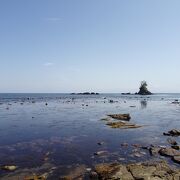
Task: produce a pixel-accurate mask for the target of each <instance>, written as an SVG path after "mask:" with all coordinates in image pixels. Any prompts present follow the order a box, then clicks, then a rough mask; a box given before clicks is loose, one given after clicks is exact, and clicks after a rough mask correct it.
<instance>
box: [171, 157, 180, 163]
mask: <svg viewBox="0 0 180 180" xmlns="http://www.w3.org/2000/svg"><path fill="white" fill-rule="evenodd" d="M172 160H173V161H174V162H176V163H178V164H180V156H173V158H172Z"/></svg>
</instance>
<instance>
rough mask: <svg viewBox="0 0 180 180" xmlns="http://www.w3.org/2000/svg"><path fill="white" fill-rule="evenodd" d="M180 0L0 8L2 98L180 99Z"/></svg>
mask: <svg viewBox="0 0 180 180" xmlns="http://www.w3.org/2000/svg"><path fill="white" fill-rule="evenodd" d="M179 78H180V0H173V1H171V0H0V92H83V91H97V92H129V91H131V92H135V91H137V90H138V86H139V83H140V81H141V80H146V81H147V82H148V84H149V86H148V87H149V89H150V90H151V91H152V92H180V80H179Z"/></svg>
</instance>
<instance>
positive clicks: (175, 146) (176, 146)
mask: <svg viewBox="0 0 180 180" xmlns="http://www.w3.org/2000/svg"><path fill="white" fill-rule="evenodd" d="M171 147H172V148H173V149H176V150H180V146H179V145H173V146H171Z"/></svg>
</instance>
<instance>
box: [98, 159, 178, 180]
mask: <svg viewBox="0 0 180 180" xmlns="http://www.w3.org/2000/svg"><path fill="white" fill-rule="evenodd" d="M95 173H96V174H97V176H98V178H97V179H102V180H113V179H122V180H137V179H139V180H140V179H141V180H179V177H180V170H177V169H172V168H170V167H169V166H168V164H167V163H166V162H164V161H161V162H152V163H151V162H148V163H135V164H129V165H123V164H118V163H110V164H99V165H96V167H95Z"/></svg>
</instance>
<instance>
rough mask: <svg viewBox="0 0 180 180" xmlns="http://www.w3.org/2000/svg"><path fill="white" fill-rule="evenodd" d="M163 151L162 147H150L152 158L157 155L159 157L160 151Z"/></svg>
mask: <svg viewBox="0 0 180 180" xmlns="http://www.w3.org/2000/svg"><path fill="white" fill-rule="evenodd" d="M160 150H161V148H160V147H150V148H149V153H150V154H151V155H152V156H155V155H158V153H159V151H160Z"/></svg>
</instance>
